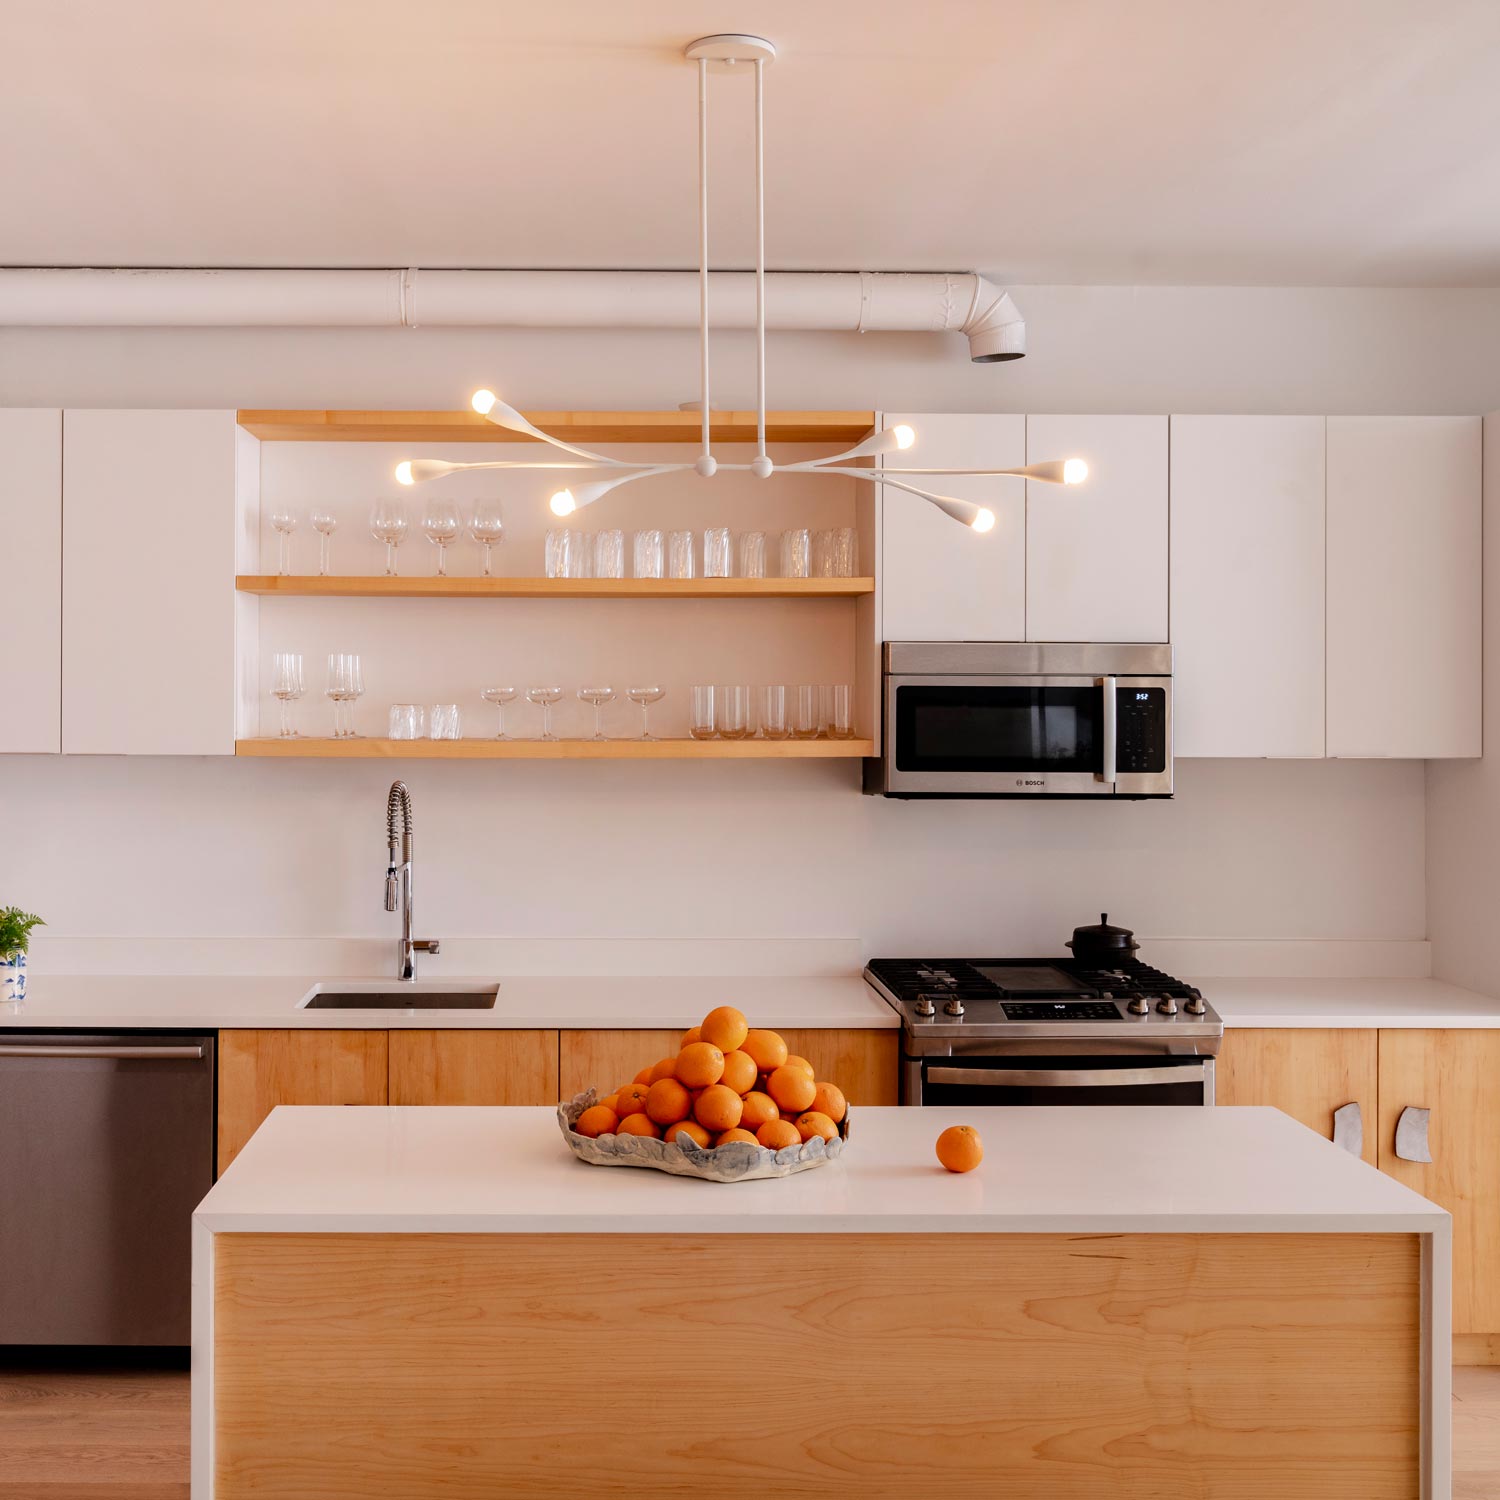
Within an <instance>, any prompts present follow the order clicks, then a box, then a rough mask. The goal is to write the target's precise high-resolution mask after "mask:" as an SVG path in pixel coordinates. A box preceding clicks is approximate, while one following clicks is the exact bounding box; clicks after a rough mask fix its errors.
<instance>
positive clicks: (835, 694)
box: [823, 682, 854, 740]
mask: <svg viewBox="0 0 1500 1500" xmlns="http://www.w3.org/2000/svg"><path fill="white" fill-rule="evenodd" d="M823 728H824V730H825V731H826V733H827V735H828V738H829V739H831V740H852V739H853V738H854V703H853V694H852V693H851V692H850V690H849V684H848V683H847V682H840V683H835V684H834V685H833V686H831V687H825V688H824V689H823Z"/></svg>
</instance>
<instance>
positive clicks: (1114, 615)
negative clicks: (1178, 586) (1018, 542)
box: [1026, 417, 1167, 641]
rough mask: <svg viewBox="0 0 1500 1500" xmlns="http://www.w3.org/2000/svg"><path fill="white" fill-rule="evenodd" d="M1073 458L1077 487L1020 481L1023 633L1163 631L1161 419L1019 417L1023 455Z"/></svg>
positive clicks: (1037, 637)
mask: <svg viewBox="0 0 1500 1500" xmlns="http://www.w3.org/2000/svg"><path fill="white" fill-rule="evenodd" d="M1051 458H1083V459H1087V461H1088V465H1089V477H1088V479H1087V480H1086V481H1085V482H1084V483H1083V484H1080V485H1058V484H1038V483H1034V482H1031V481H1028V482H1027V485H1026V639H1027V640H1029V641H1165V640H1166V639H1167V419H1166V418H1165V417H1027V418H1026V462H1027V463H1039V462H1041V461H1043V460H1045V459H1051Z"/></svg>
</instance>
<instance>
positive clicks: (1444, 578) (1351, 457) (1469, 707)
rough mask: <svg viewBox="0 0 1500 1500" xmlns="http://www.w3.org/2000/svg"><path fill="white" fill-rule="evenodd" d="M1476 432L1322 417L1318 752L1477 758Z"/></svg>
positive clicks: (1427, 421)
mask: <svg viewBox="0 0 1500 1500" xmlns="http://www.w3.org/2000/svg"><path fill="white" fill-rule="evenodd" d="M1481 430H1482V429H1481V423H1480V419H1479V418H1478V417H1330V418H1329V419H1328V753H1329V755H1331V756H1368V757H1374V756H1391V757H1404V758H1408V759H1416V760H1421V759H1434V758H1438V757H1443V756H1465V755H1478V754H1479V753H1480V707H1481V692H1482V681H1481V665H1480V632H1481V618H1480V595H1481V588H1482V575H1481V567H1482V558H1481V555H1480V541H1481V537H1480V526H1481V519H1480V514H1481V491H1482V482H1481V476H1480V469H1481Z"/></svg>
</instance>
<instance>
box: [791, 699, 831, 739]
mask: <svg viewBox="0 0 1500 1500" xmlns="http://www.w3.org/2000/svg"><path fill="white" fill-rule="evenodd" d="M819 696H820V695H819V693H818V690H817V688H816V687H799V688H794V689H793V690H792V738H793V739H794V740H815V739H817V737H818V731H819V730H820V729H821V728H822V727H823V714H822V705H821V703H820V702H819V701H818V700H819Z"/></svg>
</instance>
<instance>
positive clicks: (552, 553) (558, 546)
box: [542, 526, 563, 578]
mask: <svg viewBox="0 0 1500 1500" xmlns="http://www.w3.org/2000/svg"><path fill="white" fill-rule="evenodd" d="M562 539H563V531H562V528H561V527H560V526H549V527H548V528H547V558H546V562H545V563H544V564H543V568H542V571H543V572H544V573H545V574H546V575H547V577H548V578H561V577H562V556H561V554H562Z"/></svg>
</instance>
